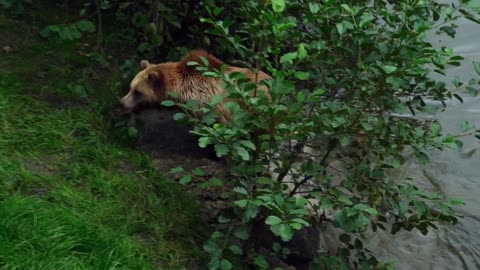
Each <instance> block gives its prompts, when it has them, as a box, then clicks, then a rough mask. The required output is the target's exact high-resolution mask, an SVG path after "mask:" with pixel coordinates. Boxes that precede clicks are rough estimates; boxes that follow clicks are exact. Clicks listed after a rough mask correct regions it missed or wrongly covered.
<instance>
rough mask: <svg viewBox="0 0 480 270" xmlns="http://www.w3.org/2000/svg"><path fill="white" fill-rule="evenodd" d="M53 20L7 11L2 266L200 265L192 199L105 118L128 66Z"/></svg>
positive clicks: (1, 124)
mask: <svg viewBox="0 0 480 270" xmlns="http://www.w3.org/2000/svg"><path fill="white" fill-rule="evenodd" d="M42 27H43V26H42V25H41V23H38V20H31V19H30V20H27V21H24V20H19V19H13V18H11V17H10V16H7V15H4V14H2V15H0V36H2V37H4V38H3V40H2V41H0V45H1V46H0V48H2V51H1V52H0V267H1V268H2V269H156V268H163V269H182V268H186V269H191V263H192V258H195V257H198V255H199V248H197V245H196V242H195V240H196V239H197V238H198V236H197V235H198V234H197V233H198V231H199V230H200V228H198V227H197V226H198V225H196V226H194V225H195V224H198V223H197V222H196V216H197V215H196V213H197V209H196V205H195V203H194V201H193V199H192V198H190V197H189V196H188V195H186V193H185V191H184V190H182V189H181V188H179V187H178V186H177V185H176V184H175V183H171V182H169V181H168V180H167V179H164V178H163V177H162V176H161V175H159V174H158V173H157V172H156V171H155V169H154V168H153V167H152V166H151V162H150V160H149V158H148V157H146V156H145V155H143V154H142V153H139V152H137V151H135V150H133V149H132V148H131V147H130V146H129V145H128V144H127V143H125V142H126V141H125V140H124V139H122V138H123V135H124V133H123V132H124V131H122V130H115V128H114V127H113V125H112V124H111V121H110V120H109V118H108V117H106V115H108V111H109V110H110V109H111V108H112V104H114V102H116V101H115V100H116V96H118V95H120V92H119V91H120V89H119V84H118V81H119V77H120V74H119V71H118V67H105V66H104V67H101V65H99V64H98V63H97V62H95V61H92V58H91V57H87V56H85V55H83V54H82V52H81V50H82V47H81V46H82V44H74V43H70V44H68V43H62V44H61V46H60V45H59V43H58V42H55V41H48V40H45V39H42V38H41V37H40V36H39V35H38V33H39V31H40V30H41V28H42ZM83 46H84V45H83ZM76 85H82V86H86V88H85V89H83V90H82V89H79V88H78V87H77V86H76Z"/></svg>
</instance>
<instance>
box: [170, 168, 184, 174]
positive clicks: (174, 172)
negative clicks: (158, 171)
mask: <svg viewBox="0 0 480 270" xmlns="http://www.w3.org/2000/svg"><path fill="white" fill-rule="evenodd" d="M181 172H183V168H182V167H175V168H173V169H171V170H170V171H169V172H168V173H171V174H176V173H181Z"/></svg>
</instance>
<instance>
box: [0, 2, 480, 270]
mask: <svg viewBox="0 0 480 270" xmlns="http://www.w3.org/2000/svg"><path fill="white" fill-rule="evenodd" d="M468 2H469V1H461V3H455V4H445V3H443V2H442V1H433V0H398V1H387V0H381V1H335V0H323V1H301V0H299V1H285V0H269V1H253V0H252V1H240V2H236V1H229V0H223V1H215V0H211V1H196V0H189V1H156V0H152V1H138V2H137V1H135V2H133V1H101V0H96V1H93V2H92V3H90V2H88V3H87V4H85V5H82V6H78V8H79V9H81V11H80V15H81V19H80V20H79V21H76V22H71V23H66V24H59V25H50V26H47V28H45V30H44V31H42V35H43V36H44V37H47V38H60V39H62V40H77V39H81V38H82V37H83V35H84V34H88V33H91V32H96V40H97V47H96V49H97V51H99V52H102V50H104V49H105V48H108V47H109V46H112V45H113V44H116V43H118V42H120V41H121V40H124V41H125V40H128V41H133V42H134V43H135V44H137V45H138V46H137V51H138V54H139V56H142V57H143V56H147V57H151V58H156V59H161V60H164V59H174V58H178V56H179V55H180V54H182V53H184V52H185V51H186V50H187V49H194V48H196V47H204V48H207V49H210V51H211V52H212V53H214V54H216V55H218V56H220V57H221V56H225V57H223V58H224V59H226V60H233V59H235V60H237V61H236V62H235V61H234V62H235V63H236V64H239V65H243V66H247V67H249V68H251V69H252V70H264V71H267V72H269V73H270V74H272V75H273V77H274V80H272V81H269V82H263V83H264V84H265V85H267V86H268V87H269V89H270V91H271V93H272V96H273V98H272V100H268V99H267V98H266V97H264V96H262V95H260V94H257V87H258V86H256V85H254V84H251V83H248V82H247V81H246V80H245V79H244V78H242V75H241V74H232V75H226V74H224V73H223V72H222V70H213V69H211V68H209V67H208V63H207V62H205V61H203V62H202V63H191V64H192V65H196V66H198V69H199V70H201V71H203V72H204V75H205V76H211V77H217V78H221V79H222V80H224V82H225V84H226V87H227V88H228V90H229V93H230V94H229V98H235V99H237V100H241V101H242V102H241V103H242V105H243V106H239V103H238V102H228V103H226V104H225V106H226V107H228V108H229V109H230V110H231V112H232V114H233V119H234V120H233V121H232V122H229V123H225V124H220V123H217V121H216V119H217V118H218V115H217V113H216V111H215V110H214V108H215V107H216V106H217V105H218V104H220V103H221V102H222V97H219V98H216V99H215V100H213V101H212V103H211V104H207V105H206V106H203V107H201V108H199V107H198V106H195V105H196V104H195V102H194V101H192V102H189V103H187V104H176V103H175V102H174V101H167V102H164V105H167V106H173V105H177V106H179V107H181V108H183V109H184V111H185V113H180V114H177V115H176V118H177V119H188V120H189V121H191V122H193V123H194V124H195V130H194V133H195V134H197V135H198V136H199V137H200V139H199V144H200V146H201V147H206V146H207V145H214V148H215V150H216V153H217V155H218V156H219V157H222V156H225V157H227V158H228V160H229V161H230V164H231V165H232V166H231V168H230V172H229V177H228V178H227V179H211V181H209V182H207V184H206V185H205V186H209V185H223V184H226V185H228V186H231V190H230V191H231V192H230V194H228V197H229V199H230V200H231V206H232V210H231V211H228V212H225V213H223V214H222V215H221V216H220V217H219V223H221V224H222V226H219V227H218V228H220V229H218V231H216V232H214V233H213V234H212V235H211V237H210V239H209V240H208V242H207V243H206V244H205V246H204V248H205V250H206V252H208V253H209V255H210V258H211V260H210V262H209V267H210V268H211V269H232V268H233V262H235V259H234V258H235V256H238V255H244V256H245V258H247V259H248V261H249V262H251V263H252V264H254V265H256V266H257V268H259V269H269V267H270V266H269V261H270V260H269V258H268V257H269V256H271V255H270V254H265V253H261V252H258V249H256V248H255V246H254V245H249V244H248V242H252V240H253V238H255V237H257V236H255V235H251V234H250V232H251V231H252V230H253V229H254V224H257V223H258V222H262V223H265V224H267V225H268V226H269V228H270V230H271V231H272V232H273V233H274V234H275V235H276V236H278V241H277V243H275V244H274V245H273V247H272V250H271V251H272V252H273V253H278V257H280V258H281V257H285V256H288V254H289V251H288V250H287V249H285V248H282V244H284V243H285V242H288V241H289V240H291V239H292V237H293V236H294V234H295V232H296V231H299V230H301V229H302V228H304V227H306V226H319V225H321V226H335V227H337V228H339V229H340V230H341V231H342V232H343V233H342V234H340V235H338V238H339V242H341V247H340V248H339V249H338V250H336V251H335V252H334V253H329V254H327V253H325V254H318V260H316V264H317V265H318V266H319V267H320V268H321V269H338V268H341V269H348V268H362V269H371V268H374V269H384V268H389V267H390V266H389V265H388V264H384V263H382V262H379V261H378V260H377V259H376V258H375V256H374V254H372V253H371V252H370V251H369V250H368V249H366V248H365V247H364V244H363V239H364V238H363V237H364V235H365V233H366V232H367V231H373V232H375V231H377V230H387V229H388V230H390V231H391V233H393V234H395V233H396V232H398V231H399V230H402V229H404V230H413V229H417V230H420V231H421V232H422V233H424V234H426V233H427V232H428V230H429V229H431V228H436V226H437V225H438V224H440V222H449V223H457V219H458V216H457V215H456V213H455V212H454V211H453V209H452V208H453V206H454V205H461V204H463V203H462V202H461V200H452V199H449V200H445V199H444V198H443V197H442V196H440V195H439V194H435V193H429V192H426V191H423V190H421V189H420V188H419V187H418V186H416V184H415V182H414V181H409V179H404V180H402V181H394V180H393V179H391V178H390V177H389V176H388V171H389V170H390V169H395V168H399V167H400V166H402V164H404V162H405V160H406V159H409V158H416V159H418V161H419V162H420V163H423V164H425V163H427V162H428V161H429V158H428V151H429V149H431V148H437V149H443V148H445V147H449V148H453V149H459V148H460V147H461V145H462V143H461V141H460V140H459V138H460V137H461V136H466V135H476V136H479V134H478V131H477V130H476V129H475V127H473V126H472V125H471V124H469V123H467V122H464V123H461V125H460V123H459V125H460V126H461V130H460V132H459V134H455V135H447V134H444V133H443V132H442V128H441V126H440V125H439V124H438V123H436V122H435V121H431V120H425V119H426V118H422V117H421V116H422V115H424V114H434V113H435V112H437V111H438V110H441V109H443V107H444V106H446V101H447V100H449V99H458V100H460V101H461V100H462V97H461V95H460V94H461V93H463V92H469V93H470V94H477V93H478V87H479V83H480V81H479V80H478V78H474V79H472V80H470V81H469V82H460V81H459V80H454V81H453V82H452V84H453V87H452V86H450V82H447V81H446V80H447V79H446V77H445V76H444V75H445V69H446V67H448V66H452V65H453V66H458V65H460V64H461V61H462V60H463V58H462V57H461V56H458V55H456V54H455V53H454V52H453V51H452V50H451V49H449V48H446V47H442V48H437V47H434V46H433V45H432V44H431V43H430V42H429V41H428V40H427V34H431V33H434V32H435V31H436V32H437V34H440V35H448V36H450V37H451V38H454V37H455V29H456V25H455V20H456V19H458V18H459V17H464V18H467V19H469V20H472V21H475V22H477V23H479V22H480V19H479V16H478V15H476V14H475V11H474V10H471V9H469V8H468V6H467V4H468ZM0 3H3V5H6V4H5V3H7V4H8V3H11V1H0ZM19 5H20V4H19ZM11 6H13V5H11ZM17 8H18V7H17ZM112 22H114V23H112ZM113 24H115V25H116V26H117V27H115V28H112V25H113ZM121 26H124V27H121ZM199 32H202V33H203V35H199V34H198V33H199ZM128 63H131V62H127V65H126V66H127V67H128V66H129V65H128ZM130 65H131V64H130ZM473 65H474V67H475V70H476V71H477V73H478V74H479V75H480V63H473ZM433 73H437V74H439V75H441V76H440V77H439V76H432V74H433ZM442 76H444V77H442ZM434 78H440V79H434ZM442 78H444V79H442ZM173 98H174V97H173ZM173 100H174V99H173ZM428 100H436V101H440V103H441V104H442V105H443V106H437V107H434V106H431V105H429V104H430V102H428ZM187 116H188V117H187ZM179 171H180V170H179V169H177V170H175V171H174V172H179ZM198 175H202V172H201V170H196V171H195V172H194V173H193V174H192V175H185V176H184V178H182V182H183V183H188V182H189V181H190V180H191V179H192V178H194V177H195V176H198ZM329 213H332V215H333V216H330V214H329ZM249 240H250V241H249Z"/></svg>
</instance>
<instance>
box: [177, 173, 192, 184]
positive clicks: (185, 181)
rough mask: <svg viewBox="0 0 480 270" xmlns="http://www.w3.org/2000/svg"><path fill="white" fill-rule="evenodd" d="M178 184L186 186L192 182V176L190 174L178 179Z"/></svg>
mask: <svg viewBox="0 0 480 270" xmlns="http://www.w3.org/2000/svg"><path fill="white" fill-rule="evenodd" d="M179 182H180V184H182V185H186V184H188V183H190V182H192V175H191V174H186V175H184V176H182V178H180V181H179Z"/></svg>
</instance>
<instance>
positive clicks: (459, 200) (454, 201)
mask: <svg viewBox="0 0 480 270" xmlns="http://www.w3.org/2000/svg"><path fill="white" fill-rule="evenodd" d="M450 203H451V204H453V205H465V202H464V201H463V200H462V199H453V200H451V201H450Z"/></svg>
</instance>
